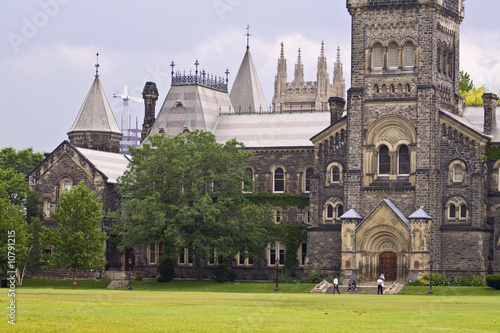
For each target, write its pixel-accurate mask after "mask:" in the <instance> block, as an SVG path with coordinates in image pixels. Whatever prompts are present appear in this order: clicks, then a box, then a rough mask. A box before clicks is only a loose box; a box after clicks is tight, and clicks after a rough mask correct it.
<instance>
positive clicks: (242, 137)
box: [214, 112, 330, 148]
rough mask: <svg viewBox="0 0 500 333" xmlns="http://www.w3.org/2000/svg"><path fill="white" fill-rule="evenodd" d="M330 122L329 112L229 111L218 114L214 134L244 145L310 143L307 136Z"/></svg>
mask: <svg viewBox="0 0 500 333" xmlns="http://www.w3.org/2000/svg"><path fill="white" fill-rule="evenodd" d="M329 125H330V112H304V113H275V112H273V113H261V114H241V115H236V114H231V115H223V116H221V117H220V119H219V120H218V123H217V126H216V127H215V131H214V134H215V137H216V139H217V142H220V143H223V142H226V141H228V140H231V139H236V140H237V141H240V142H242V143H243V144H245V147H247V148H277V147H279V148H282V147H283V148H292V147H313V146H314V145H313V143H312V142H311V140H310V138H311V137H312V136H313V135H315V134H317V133H318V132H321V131H322V130H323V129H325V128H326V127H328V126H329Z"/></svg>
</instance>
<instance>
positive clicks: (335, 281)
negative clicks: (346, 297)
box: [333, 277, 340, 295]
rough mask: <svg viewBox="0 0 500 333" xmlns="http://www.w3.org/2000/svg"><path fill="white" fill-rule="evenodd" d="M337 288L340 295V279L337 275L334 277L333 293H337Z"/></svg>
mask: <svg viewBox="0 0 500 333" xmlns="http://www.w3.org/2000/svg"><path fill="white" fill-rule="evenodd" d="M335 290H337V293H338V294H339V295H340V291H339V279H337V277H335V279H333V293H334V294H335Z"/></svg>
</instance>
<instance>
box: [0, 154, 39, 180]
mask: <svg viewBox="0 0 500 333" xmlns="http://www.w3.org/2000/svg"><path fill="white" fill-rule="evenodd" d="M44 159H45V156H44V155H43V154H42V153H35V152H33V148H31V147H30V148H25V149H21V150H16V149H14V148H12V147H5V148H2V149H1V150H0V168H1V169H12V170H14V172H16V173H21V174H23V175H24V176H27V175H28V174H29V173H30V172H31V171H33V170H34V169H35V168H36V167H37V166H38V164H40V163H41V162H42V161H43V160H44Z"/></svg>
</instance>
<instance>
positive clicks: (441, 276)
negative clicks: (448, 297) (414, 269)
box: [424, 272, 451, 286]
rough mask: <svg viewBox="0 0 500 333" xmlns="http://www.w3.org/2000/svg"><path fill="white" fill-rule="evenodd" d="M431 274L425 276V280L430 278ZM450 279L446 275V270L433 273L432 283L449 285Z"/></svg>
mask: <svg viewBox="0 0 500 333" xmlns="http://www.w3.org/2000/svg"><path fill="white" fill-rule="evenodd" d="M430 279H431V277H430V275H426V276H424V280H430ZM450 282H451V281H450V279H448V277H447V276H446V273H445V272H441V273H435V274H432V285H433V286H449V285H450Z"/></svg>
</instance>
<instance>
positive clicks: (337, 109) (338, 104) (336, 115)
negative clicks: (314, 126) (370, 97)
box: [328, 97, 345, 125]
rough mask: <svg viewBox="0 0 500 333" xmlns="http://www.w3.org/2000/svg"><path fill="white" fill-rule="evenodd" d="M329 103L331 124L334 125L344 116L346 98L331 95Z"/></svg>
mask: <svg viewBox="0 0 500 333" xmlns="http://www.w3.org/2000/svg"><path fill="white" fill-rule="evenodd" d="M328 103H329V104H330V115H331V118H330V125H333V124H335V123H336V122H337V121H339V119H340V118H342V113H344V105H345V100H344V99H343V98H341V97H330V98H329V99H328Z"/></svg>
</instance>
